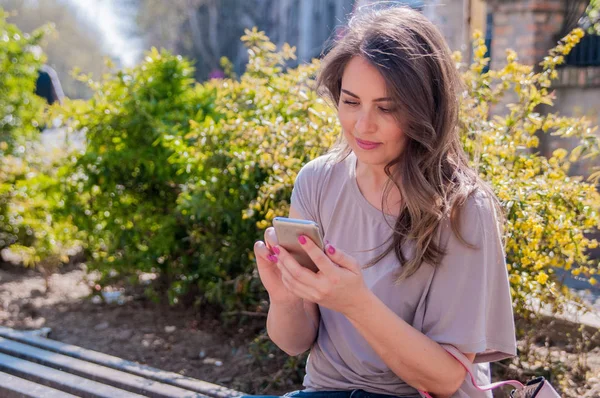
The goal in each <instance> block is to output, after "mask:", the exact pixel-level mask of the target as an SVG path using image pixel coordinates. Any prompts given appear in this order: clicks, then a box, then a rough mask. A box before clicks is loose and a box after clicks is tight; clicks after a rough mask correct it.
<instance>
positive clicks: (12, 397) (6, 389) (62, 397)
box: [0, 372, 77, 398]
mask: <svg viewBox="0 0 600 398" xmlns="http://www.w3.org/2000/svg"><path fill="white" fill-rule="evenodd" d="M0 396H1V397H2V398H39V397H44V398H77V395H72V394H69V393H66V392H64V391H59V390H56V389H54V388H51V387H46V386H43V385H41V384H36V383H33V382H31V381H29V380H25V379H21V378H20V377H17V376H13V375H9V374H8V373H4V372H0Z"/></svg>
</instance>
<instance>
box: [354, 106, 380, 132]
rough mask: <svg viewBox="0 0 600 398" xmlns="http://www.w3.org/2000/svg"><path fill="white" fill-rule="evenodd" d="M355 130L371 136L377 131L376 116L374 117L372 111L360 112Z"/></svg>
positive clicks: (364, 110)
mask: <svg viewBox="0 0 600 398" xmlns="http://www.w3.org/2000/svg"><path fill="white" fill-rule="evenodd" d="M354 128H355V129H356V131H358V132H359V133H361V134H369V133H373V132H375V131H376V130H377V124H376V122H375V115H373V113H372V112H371V110H369V109H363V110H361V111H360V112H359V114H358V119H357V120H356V125H355V127H354Z"/></svg>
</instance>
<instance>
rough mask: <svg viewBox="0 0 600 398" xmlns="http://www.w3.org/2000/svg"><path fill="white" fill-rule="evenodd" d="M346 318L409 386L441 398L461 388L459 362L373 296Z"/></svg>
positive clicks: (461, 370) (370, 295)
mask: <svg viewBox="0 0 600 398" xmlns="http://www.w3.org/2000/svg"><path fill="white" fill-rule="evenodd" d="M346 316H347V317H348V319H349V320H350V322H351V323H352V325H354V327H355V328H356V329H357V330H358V332H359V333H360V334H361V335H362V336H363V337H364V338H365V340H367V342H368V343H369V345H370V346H371V347H372V348H373V350H374V351H375V352H376V353H377V354H378V355H379V356H380V357H381V359H382V360H383V362H385V364H386V365H387V366H388V367H389V368H390V369H391V370H392V371H393V372H394V373H395V374H396V375H398V377H400V378H401V379H402V380H404V381H405V382H406V383H408V384H409V385H411V386H413V387H414V388H417V389H419V390H424V391H428V392H429V393H430V394H435V396H437V397H444V396H450V395H452V394H453V393H454V392H455V391H456V390H457V389H458V388H459V387H460V384H461V382H462V380H463V379H464V375H465V372H464V370H463V368H462V366H461V365H460V364H459V363H458V361H456V360H455V359H454V358H453V357H452V356H451V355H450V354H449V353H448V352H446V350H444V349H443V348H442V347H441V346H440V345H439V344H438V343H436V342H435V341H433V340H431V339H430V338H429V337H427V336H425V335H424V334H422V333H421V332H419V331H418V330H416V329H414V328H413V327H412V326H411V325H409V324H408V323H406V322H405V321H404V320H403V319H401V318H400V317H399V316H397V315H396V314H395V313H394V312H393V311H392V310H390V309H389V308H388V307H387V306H386V305H385V304H384V303H383V302H381V300H379V299H378V298H377V297H376V296H375V295H374V294H373V293H372V292H369V294H368V295H367V297H366V299H365V300H364V301H363V305H361V306H360V307H359V308H355V309H353V310H352V312H351V313H348V314H346ZM382 325H385V327H382Z"/></svg>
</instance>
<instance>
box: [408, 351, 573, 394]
mask: <svg viewBox="0 0 600 398" xmlns="http://www.w3.org/2000/svg"><path fill="white" fill-rule="evenodd" d="M442 347H443V348H444V349H445V350H446V351H448V353H449V354H450V355H452V356H453V357H454V358H455V359H456V360H457V361H458V362H460V363H461V365H462V366H463V367H464V368H465V369H466V370H467V373H468V374H469V376H471V382H472V383H473V385H474V386H475V388H477V389H478V390H479V391H488V390H493V389H495V388H498V387H501V386H505V385H510V386H513V387H515V389H514V390H512V392H511V393H510V396H511V398H561V397H560V395H558V393H557V392H556V390H555V389H554V388H553V387H552V386H551V385H550V383H549V382H548V380H546V379H545V378H544V377H537V378H535V379H533V380H530V381H529V382H527V384H525V385H523V384H522V383H520V382H518V381H517V380H507V381H498V382H495V383H491V384H488V385H485V386H479V385H477V382H476V381H475V376H473V373H472V372H471V366H472V364H471V361H469V359H468V358H467V357H466V356H464V354H463V353H462V352H460V351H459V350H458V349H457V348H456V347H454V346H451V345H447V344H442ZM419 393H421V395H422V396H423V397H426V398H432V397H431V395H429V394H428V393H427V392H425V391H419Z"/></svg>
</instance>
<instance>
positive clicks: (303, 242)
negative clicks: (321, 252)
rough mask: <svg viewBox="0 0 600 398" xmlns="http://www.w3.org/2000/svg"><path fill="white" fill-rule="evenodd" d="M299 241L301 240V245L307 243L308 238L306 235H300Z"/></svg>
mask: <svg viewBox="0 0 600 398" xmlns="http://www.w3.org/2000/svg"><path fill="white" fill-rule="evenodd" d="M298 242H300V244H301V245H303V244H305V243H306V238H305V237H304V235H300V236H299V237H298Z"/></svg>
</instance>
